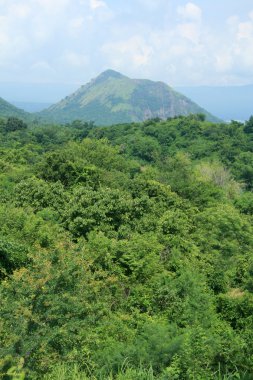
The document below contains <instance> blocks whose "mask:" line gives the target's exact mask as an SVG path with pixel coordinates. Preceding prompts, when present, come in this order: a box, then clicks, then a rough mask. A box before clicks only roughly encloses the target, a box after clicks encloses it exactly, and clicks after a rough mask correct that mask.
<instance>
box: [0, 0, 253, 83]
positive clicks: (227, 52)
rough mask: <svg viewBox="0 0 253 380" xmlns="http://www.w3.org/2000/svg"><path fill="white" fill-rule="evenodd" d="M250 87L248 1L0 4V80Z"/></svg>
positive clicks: (18, 0)
mask: <svg viewBox="0 0 253 380" xmlns="http://www.w3.org/2000/svg"><path fill="white" fill-rule="evenodd" d="M107 68H112V69H115V70H118V71H120V72H122V73H124V74H126V75H128V76H130V77H134V78H150V79H153V80H162V81H165V82H167V83H169V84H170V85H172V86H180V85H234V84H236V85H237V84H238V85H240V84H249V83H253V1H252V0H242V1H239V0H193V1H182V0H0V82H26V83H74V84H77V85H79V84H83V83H86V82H87V81H89V80H90V78H93V77H95V76H96V75H98V74H99V73H100V72H102V71H103V70H105V69H107Z"/></svg>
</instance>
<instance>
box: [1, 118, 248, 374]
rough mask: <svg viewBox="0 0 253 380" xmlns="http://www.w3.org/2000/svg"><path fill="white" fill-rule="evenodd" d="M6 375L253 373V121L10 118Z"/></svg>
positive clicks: (4, 198) (4, 131)
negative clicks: (109, 122)
mask: <svg viewBox="0 0 253 380" xmlns="http://www.w3.org/2000/svg"><path fill="white" fill-rule="evenodd" d="M0 169H1V171H0V186H1V192H0V199H1V205H0V310H1V311H0V341H1V344H0V378H2V379H6V380H10V379H12V380H14V379H16V380H17V379H20V380H21V379H35V380H36V379H45V380H49V379H56V380H57V379H61V380H64V379H66V380H67V379H108V380H109V379H117V380H131V379H132V380H144V379H150V380H153V379H156V380H170V379H180V380H181V379H182V380H188V379H189V380H190V379H197V380H211V379H252V373H253V360H252V359H253V343H252V342H253V255H252V252H253V194H252V189H253V122H252V119H250V120H249V121H248V122H247V123H245V124H242V123H238V122H231V123H230V124H213V123H210V122H207V121H205V120H204V117H203V116H202V115H197V116H188V117H178V118H173V119H169V120H166V121H160V120H149V121H146V122H144V123H140V124H135V123H133V124H122V125H115V126H112V127H104V128H102V127H101V128H98V127H95V126H94V125H93V123H85V122H78V121H76V122H74V123H72V124H70V125H66V126H41V127H40V126H38V125H35V126H31V125H30V126H27V125H26V124H24V123H22V122H20V123H18V121H17V120H16V119H14V120H13V119H11V120H7V121H6V120H1V121H0Z"/></svg>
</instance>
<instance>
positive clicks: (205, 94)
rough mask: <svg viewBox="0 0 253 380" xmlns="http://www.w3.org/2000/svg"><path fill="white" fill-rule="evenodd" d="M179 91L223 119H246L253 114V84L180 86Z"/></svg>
mask: <svg viewBox="0 0 253 380" xmlns="http://www.w3.org/2000/svg"><path fill="white" fill-rule="evenodd" d="M177 90H178V91H180V92H182V93H183V94H184V95H186V96H189V97H190V98H191V99H192V100H193V101H194V102H197V103H198V104H200V105H201V106H202V107H204V108H206V109H208V110H209V111H210V112H212V113H214V115H217V116H218V117H219V118H221V119H223V120H227V121H229V120H241V121H245V120H248V119H249V118H250V116H251V115H252V114H253V106H252V99H253V85H252V84H251V85H246V86H214V87H211V86H196V87H190V86H189V87H178V88H177Z"/></svg>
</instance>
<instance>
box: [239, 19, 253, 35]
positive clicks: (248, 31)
mask: <svg viewBox="0 0 253 380" xmlns="http://www.w3.org/2000/svg"><path fill="white" fill-rule="evenodd" d="M252 34H253V22H251V21H246V22H240V23H239V24H238V34H237V38H238V39H239V40H240V39H243V38H246V39H247V38H251V37H252Z"/></svg>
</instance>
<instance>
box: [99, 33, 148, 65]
mask: <svg viewBox="0 0 253 380" xmlns="http://www.w3.org/2000/svg"><path fill="white" fill-rule="evenodd" d="M102 51H103V52H104V53H106V55H107V56H108V57H109V59H110V60H111V61H112V63H113V65H114V66H118V67H119V69H120V68H121V67H124V66H125V64H127V65H133V66H134V67H141V66H145V65H147V64H148V63H149V61H150V59H151V57H152V55H153V48H152V46H150V45H149V44H148V43H147V42H146V41H145V40H144V39H143V37H141V36H138V35H136V36H133V37H131V38H129V39H127V40H123V41H119V42H115V43H108V44H105V45H104V46H103V47H102Z"/></svg>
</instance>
